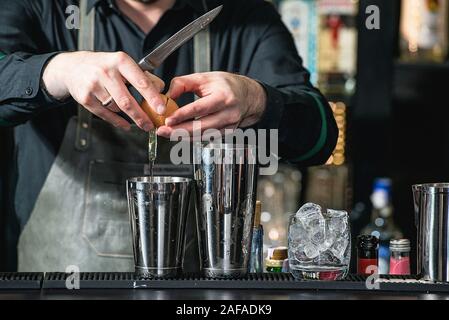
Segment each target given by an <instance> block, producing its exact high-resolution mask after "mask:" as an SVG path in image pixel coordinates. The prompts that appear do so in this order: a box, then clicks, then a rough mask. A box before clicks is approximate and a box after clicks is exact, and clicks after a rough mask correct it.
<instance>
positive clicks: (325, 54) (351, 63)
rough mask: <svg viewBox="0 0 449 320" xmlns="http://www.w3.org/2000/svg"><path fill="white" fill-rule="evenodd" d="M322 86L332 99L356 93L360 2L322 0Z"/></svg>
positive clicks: (320, 27) (320, 63) (318, 4)
mask: <svg viewBox="0 0 449 320" xmlns="http://www.w3.org/2000/svg"><path fill="white" fill-rule="evenodd" d="M316 2H317V11H318V16H319V23H318V26H319V31H318V35H319V42H318V87H319V88H320V90H321V91H322V92H323V93H324V94H325V95H326V96H327V97H328V98H337V99H338V98H343V97H347V96H351V95H352V94H354V92H355V74H356V65H357V24H356V16H357V12H358V1H354V0H318V1H316Z"/></svg>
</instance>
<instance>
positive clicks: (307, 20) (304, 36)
mask: <svg viewBox="0 0 449 320" xmlns="http://www.w3.org/2000/svg"><path fill="white" fill-rule="evenodd" d="M317 2H318V1H316V0H282V1H281V2H280V3H279V13H280V14H281V16H282V20H283V21H284V23H285V25H286V26H287V28H288V30H289V31H290V32H291V34H292V36H293V39H294V41H295V44H296V48H297V49H298V52H299V54H300V55H301V58H302V60H303V63H304V66H305V67H306V68H307V69H308V70H309V72H310V81H311V82H312V84H314V85H316V84H317V82H318V67H317V49H318V48H317V46H318V45H317V38H318V37H317V34H318V12H317Z"/></svg>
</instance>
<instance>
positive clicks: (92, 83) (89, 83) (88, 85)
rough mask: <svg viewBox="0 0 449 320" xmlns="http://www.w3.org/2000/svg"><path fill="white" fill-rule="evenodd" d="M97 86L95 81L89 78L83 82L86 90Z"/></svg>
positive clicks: (93, 89) (88, 90) (91, 90)
mask: <svg viewBox="0 0 449 320" xmlns="http://www.w3.org/2000/svg"><path fill="white" fill-rule="evenodd" d="M96 88H97V81H96V80H90V81H87V82H86V83H85V89H86V91H87V92H93V91H95V89H96Z"/></svg>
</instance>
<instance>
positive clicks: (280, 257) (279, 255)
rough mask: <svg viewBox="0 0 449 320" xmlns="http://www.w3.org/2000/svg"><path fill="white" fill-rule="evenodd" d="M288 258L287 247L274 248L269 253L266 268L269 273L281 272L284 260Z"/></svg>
mask: <svg viewBox="0 0 449 320" xmlns="http://www.w3.org/2000/svg"><path fill="white" fill-rule="evenodd" d="M286 259H288V249H287V248H286V247H278V248H274V249H272V252H271V254H270V252H269V253H268V259H267V260H266V270H267V272H269V273H281V272H282V269H283V266H284V261H285V260H286Z"/></svg>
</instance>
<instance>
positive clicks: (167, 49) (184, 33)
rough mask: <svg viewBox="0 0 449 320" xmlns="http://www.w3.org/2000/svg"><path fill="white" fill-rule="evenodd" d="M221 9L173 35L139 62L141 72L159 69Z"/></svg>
mask: <svg viewBox="0 0 449 320" xmlns="http://www.w3.org/2000/svg"><path fill="white" fill-rule="evenodd" d="M222 9H223V5H221V6H219V7H216V8H215V9H213V10H211V11H209V12H207V13H205V14H204V15H202V16H201V17H199V18H198V19H196V20H195V21H193V22H191V23H189V24H188V25H187V26H185V27H184V28H182V29H181V30H180V31H178V32H177V33H175V34H174V35H173V36H172V37H170V38H169V39H168V40H167V41H165V42H164V43H162V44H161V45H160V46H158V47H157V48H156V49H154V50H153V51H152V52H151V53H150V54H148V55H147V56H146V57H145V58H143V59H142V60H140V62H139V66H140V68H141V69H142V70H143V71H149V72H152V71H154V69H156V68H157V67H159V66H160V65H161V64H162V63H163V62H164V61H165V59H167V57H168V56H170V55H171V54H172V53H173V52H175V51H176V50H177V49H178V48H179V47H181V46H182V45H184V44H185V43H186V42H187V41H189V40H190V39H192V38H193V37H194V36H195V35H196V34H197V33H198V32H200V31H201V30H204V29H205V28H206V27H207V26H208V25H209V24H210V23H211V22H212V21H214V20H215V18H216V17H217V16H218V14H219V13H220V12H221V10H222ZM112 102H114V99H113V98H112V97H109V99H107V100H106V101H105V102H103V106H104V107H108V106H110V105H111V103H112Z"/></svg>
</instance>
